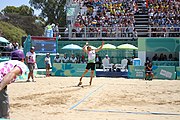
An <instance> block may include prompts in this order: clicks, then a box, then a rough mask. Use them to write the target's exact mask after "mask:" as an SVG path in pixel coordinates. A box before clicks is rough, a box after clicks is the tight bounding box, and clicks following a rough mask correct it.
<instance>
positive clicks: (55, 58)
mask: <svg viewBox="0 0 180 120" xmlns="http://www.w3.org/2000/svg"><path fill="white" fill-rule="evenodd" d="M54 62H55V63H60V62H61V58H60V57H59V53H56V56H55V57H54Z"/></svg>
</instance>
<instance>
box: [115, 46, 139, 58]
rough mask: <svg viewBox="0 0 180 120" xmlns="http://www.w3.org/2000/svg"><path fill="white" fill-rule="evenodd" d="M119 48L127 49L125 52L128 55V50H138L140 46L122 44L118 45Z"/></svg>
mask: <svg viewBox="0 0 180 120" xmlns="http://www.w3.org/2000/svg"><path fill="white" fill-rule="evenodd" d="M117 49H121V50H126V52H124V53H125V56H126V57H127V56H128V55H127V54H128V50H137V49H138V48H137V47H136V46H134V45H131V44H122V45H119V46H117Z"/></svg>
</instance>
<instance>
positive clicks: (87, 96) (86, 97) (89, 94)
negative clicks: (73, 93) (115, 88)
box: [69, 83, 105, 110]
mask: <svg viewBox="0 0 180 120" xmlns="http://www.w3.org/2000/svg"><path fill="white" fill-rule="evenodd" d="M104 85H105V83H104V84H102V85H101V86H99V87H97V88H96V89H94V90H93V91H91V92H90V93H88V94H87V95H86V96H85V97H83V98H82V99H81V100H80V101H78V102H77V103H76V104H75V105H73V106H72V107H70V108H69V110H73V109H74V108H76V107H77V106H78V105H80V104H81V103H82V102H84V101H85V100H86V99H88V98H89V97H90V96H91V95H92V94H93V93H95V92H96V91H97V90H99V89H100V88H102V87H103V86H104Z"/></svg>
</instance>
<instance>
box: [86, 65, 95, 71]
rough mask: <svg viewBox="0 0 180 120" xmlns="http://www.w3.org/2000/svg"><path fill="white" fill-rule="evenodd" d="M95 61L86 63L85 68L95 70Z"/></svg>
mask: <svg viewBox="0 0 180 120" xmlns="http://www.w3.org/2000/svg"><path fill="white" fill-rule="evenodd" d="M95 66H96V65H95V63H88V64H87V66H86V69H88V70H89V69H91V70H95Z"/></svg>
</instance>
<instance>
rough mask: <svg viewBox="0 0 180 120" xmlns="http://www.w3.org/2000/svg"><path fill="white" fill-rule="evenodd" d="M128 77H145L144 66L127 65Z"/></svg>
mask: <svg viewBox="0 0 180 120" xmlns="http://www.w3.org/2000/svg"><path fill="white" fill-rule="evenodd" d="M128 78H142V79H143V78H145V69H144V66H133V65H129V66H128Z"/></svg>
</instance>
